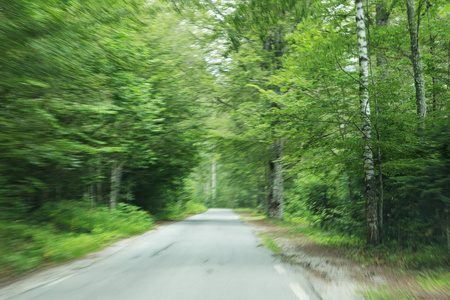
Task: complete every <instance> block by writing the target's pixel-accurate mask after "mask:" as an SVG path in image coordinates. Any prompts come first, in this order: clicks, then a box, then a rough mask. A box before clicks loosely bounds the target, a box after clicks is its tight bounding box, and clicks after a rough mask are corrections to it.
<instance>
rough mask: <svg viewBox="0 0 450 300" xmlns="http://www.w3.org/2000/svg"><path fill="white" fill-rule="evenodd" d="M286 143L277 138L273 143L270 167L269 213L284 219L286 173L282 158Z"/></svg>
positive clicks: (271, 215)
mask: <svg viewBox="0 0 450 300" xmlns="http://www.w3.org/2000/svg"><path fill="white" fill-rule="evenodd" d="M283 148H284V143H283V140H282V139H277V140H276V141H275V142H273V143H272V157H271V159H270V168H269V181H270V182H269V195H268V214H269V217H272V218H276V219H280V220H282V219H283V213H284V208H283V198H284V196H283V193H284V175H283V164H282V162H281V158H282V156H283Z"/></svg>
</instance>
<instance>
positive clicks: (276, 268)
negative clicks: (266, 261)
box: [273, 265, 286, 275]
mask: <svg viewBox="0 0 450 300" xmlns="http://www.w3.org/2000/svg"><path fill="white" fill-rule="evenodd" d="M273 267H274V268H275V270H277V272H278V274H280V275H282V274H286V270H285V269H284V268H283V267H282V266H281V265H274V266H273Z"/></svg>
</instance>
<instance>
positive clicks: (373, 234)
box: [355, 0, 380, 245]
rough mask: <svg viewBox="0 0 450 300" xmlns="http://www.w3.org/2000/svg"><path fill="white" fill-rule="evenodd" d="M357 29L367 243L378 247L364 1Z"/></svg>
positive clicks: (357, 7) (359, 6)
mask: <svg viewBox="0 0 450 300" xmlns="http://www.w3.org/2000/svg"><path fill="white" fill-rule="evenodd" d="M355 11H356V27H357V34H358V48H359V84H360V87H359V91H360V94H359V99H360V100H359V101H360V106H361V119H362V127H361V132H362V135H363V140H364V146H363V147H364V153H363V164H364V180H365V182H366V221H367V243H368V244H372V245H377V244H378V243H379V242H380V234H379V228H378V208H377V187H376V178H375V170H374V161H373V152H372V125H371V120H370V102H369V89H368V88H369V79H368V78H369V64H368V62H369V59H368V56H367V39H366V26H365V18H364V6H363V1H362V0H361V1H360V0H356V1H355Z"/></svg>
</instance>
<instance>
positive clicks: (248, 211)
mask: <svg viewBox="0 0 450 300" xmlns="http://www.w3.org/2000/svg"><path fill="white" fill-rule="evenodd" d="M233 211H234V212H235V213H237V214H241V220H243V221H258V220H264V219H267V216H266V215H265V214H262V213H260V212H258V210H256V209H254V208H235V209H233ZM242 215H245V216H242Z"/></svg>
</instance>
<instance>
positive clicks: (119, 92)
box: [0, 0, 208, 219]
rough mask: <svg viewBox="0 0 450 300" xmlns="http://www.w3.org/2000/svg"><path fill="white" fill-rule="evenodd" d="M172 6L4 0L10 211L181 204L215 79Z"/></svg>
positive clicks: (0, 26)
mask: <svg viewBox="0 0 450 300" xmlns="http://www.w3.org/2000/svg"><path fill="white" fill-rule="evenodd" d="M164 10H165V8H164V6H163V5H150V4H149V3H148V1H140V0H136V1H125V0H102V1H97V0H92V1H91V0H89V1H63V0H50V1H48V0H38V1H29V0H18V1H9V0H2V1H0V53H1V54H0V65H1V68H0V77H1V80H0V206H1V211H2V217H6V218H13V219H14V218H23V217H26V215H27V214H29V213H30V212H32V211H33V210H36V209H38V208H40V207H41V206H43V205H44V204H45V203H48V202H58V201H63V200H77V201H79V200H82V199H84V200H85V201H88V202H91V204H92V205H93V206H95V205H105V204H107V205H109V206H110V208H115V206H116V205H117V203H118V202H120V201H126V202H129V203H134V204H135V205H138V206H140V207H143V208H145V209H146V210H148V211H150V212H151V213H153V214H162V215H164V214H167V213H168V212H169V211H170V209H171V205H172V204H173V203H174V202H176V201H178V199H177V197H178V195H179V194H180V193H181V192H180V187H181V185H182V178H183V177H184V176H185V175H186V174H187V173H189V171H190V169H191V168H192V167H193V166H194V165H195V164H196V162H197V160H198V155H197V146H196V141H197V140H198V139H199V136H200V133H201V130H200V129H199V125H200V124H201V122H200V121H198V120H199V119H201V118H200V117H199V116H200V115H201V113H202V112H201V111H200V109H199V108H200V106H201V105H199V103H200V102H201V95H200V91H201V90H202V89H201V88H200V87H201V84H202V83H204V82H207V80H208V75H207V74H206V72H204V64H205V63H204V62H203V60H201V59H200V58H198V57H196V54H197V53H196V52H198V50H196V49H194V48H189V47H188V46H187V45H188V44H189V43H190V42H192V34H191V33H190V30H189V28H188V26H184V25H182V24H181V20H180V19H179V18H177V17H176V16H175V14H173V13H172V14H168V13H167V11H166V12H165V11H164ZM194 85H197V86H196V88H194ZM198 88H200V89H198ZM206 89H207V87H205V90H206Z"/></svg>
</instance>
